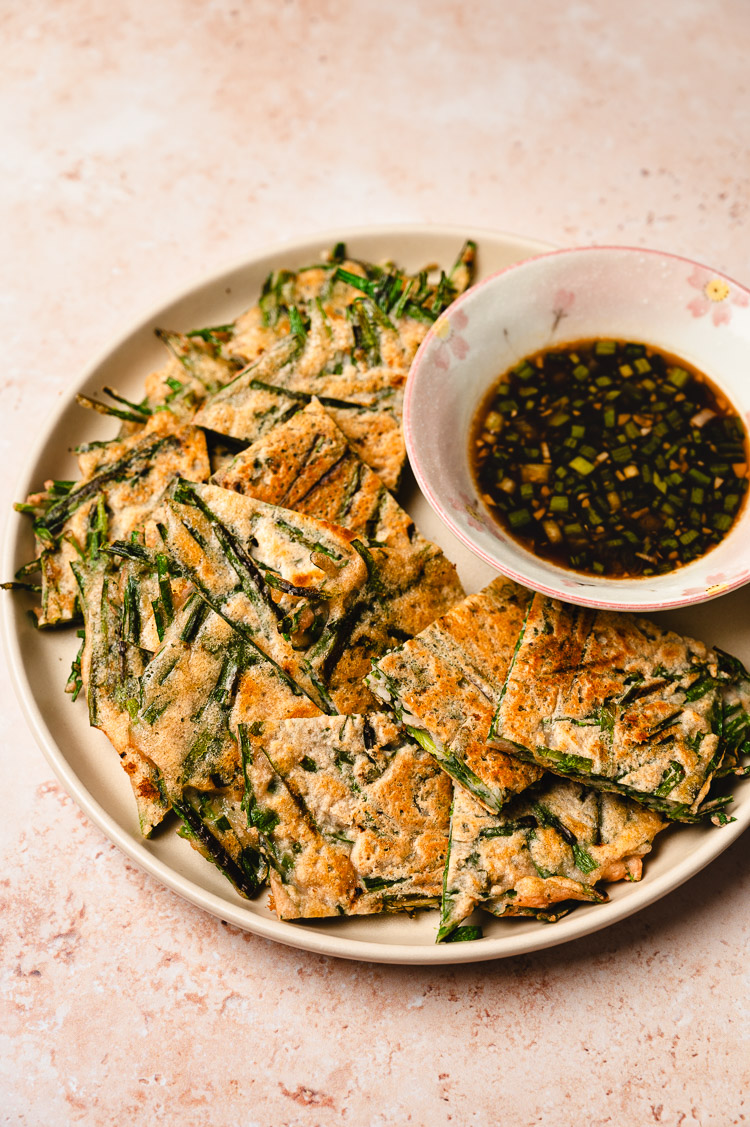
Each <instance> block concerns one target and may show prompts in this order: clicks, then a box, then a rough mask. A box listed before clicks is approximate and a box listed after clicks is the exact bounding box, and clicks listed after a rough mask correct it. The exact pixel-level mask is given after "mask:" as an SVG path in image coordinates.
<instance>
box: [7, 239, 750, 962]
mask: <svg viewBox="0 0 750 1127" xmlns="http://www.w3.org/2000/svg"><path fill="white" fill-rule="evenodd" d="M403 236H417V237H425V238H429V237H430V236H434V237H441V238H442V237H455V238H457V239H458V240H460V241H463V240H465V239H466V238H473V239H476V240H477V241H481V239H482V238H484V239H485V240H486V241H490V242H492V243H495V244H503V243H505V244H513V245H516V246H521V247H523V248H524V251H526V250H528V253H529V256H533V255H534V254H539V253H546V252H547V251H549V250H553V249H555V248H554V247H553V246H552V245H551V244H549V243H546V242H542V241H541V240H538V239H531V238H527V237H525V236H520V235H515V234H513V233H511V232H506V231H500V230H493V229H490V228H481V227H473V226H470V225H465V226H464V225H455V224H439V223H432V224H424V223H393V224H380V225H377V226H371V227H370V226H358V227H347V228H346V229H345V230H342V229H337V230H336V231H334V232H331V231H321V232H318V233H314V234H313V235H311V236H310V237H308V238H305V239H300V238H294V239H289V240H286V241H279V242H275V243H273V244H271V245H267V246H264V247H261V248H259V249H257V250H256V251H254V252H253V253H251V254H249V255H245V256H244V257H242V258H240V259H235V260H233V261H232V262H229V263H228V264H227V265H224V266H222V267H219V268H218V269H215V270H213V271H211V272H210V273H209V274H208V275H207V274H206V273H203V274H201V275H200V276H199V277H196V278H195V279H193V280H191V281H190V282H189V283H187V284H186V285H183V286H182V287H181V288H180V290H179V291H178V292H175V291H174V290H170V291H169V292H168V293H167V294H166V295H165V296H164V298H163V300H161V301H159V302H153V301H152V302H150V303H149V308H148V310H147V311H144V312H142V313H141V315H140V316H139V317H137V318H136V317H135V316H134V317H132V318H130V319H128V320H127V321H126V322H125V323H124V327H123V328H122V329H121V331H120V332H118V333H117V334H113V335H112V337H111V338H110V341H109V343H108V345H107V346H106V347H104V348H102V349H100V350H99V352H98V353H97V355H95V357H94V359H93V360H91V361H90V362H89V363H88V364H86V365H84V367H83V369H82V370H81V372H80V373H79V375H78V376H77V377H76V378H75V379H74V380H73V381H71V383H70V384H69V385H68V386H67V387H66V388H65V389H64V390H63V392H62V393H61V394H60V396H59V399H58V402H57V403H55V405H54V407H53V408H52V409H51V410H50V412H49V415H48V417H47V419H46V421H45V423H44V425H43V426H42V427H41V429H40V431H39V433H38V435H37V438H36V440H35V442H34V443H33V444H32V446H31V448H30V449H29V451H28V453H27V455H26V457H25V459H24V463H23V468H22V470H21V471H20V473H19V474H18V478H17V481H16V490H15V496H22V495H23V496H25V495H26V493H27V492H29V490H30V488H31V487H32V486H33V484H34V482H33V481H32V476H33V473H34V472H35V469H36V466H37V463H38V462H39V461H40V458H41V456H42V454H43V452H44V450H45V448H46V447H47V446H48V444H49V443H50V440H51V439H52V438H53V436H54V433H55V431H56V429H57V426H58V425H59V421H60V417H61V416H62V414H63V413H64V412H65V411H66V410H67V409H68V408H69V407H70V405H71V402H72V400H73V399H74V396H75V394H76V392H77V391H79V390H80V389H81V388H83V387H85V385H86V384H87V383H88V382H89V381H90V380H91V379H92V378H93V377H94V376H95V374H96V372H97V371H98V369H99V368H100V367H101V366H102V365H104V364H105V363H106V362H107V360H108V359H109V358H110V357H111V356H112V355H113V354H114V353H115V352H116V351H117V350H118V349H120V348H121V347H123V346H124V345H125V344H126V343H127V342H128V341H129V340H130V339H131V338H133V337H136V336H137V335H138V334H140V333H142V332H143V331H144V329H146V328H148V329H149V331H150V330H151V329H152V327H153V325H154V323H158V318H159V317H160V315H161V314H162V312H164V311H166V310H168V309H170V308H171V307H172V306H175V305H177V304H179V303H181V302H183V301H186V300H187V299H189V298H190V297H191V296H192V295H193V294H195V293H196V291H198V290H200V289H213V288H214V287H216V286H218V285H220V284H221V283H222V282H224V281H225V280H226V279H227V278H228V277H229V276H230V275H232V274H236V273H238V272H239V271H241V270H243V269H247V268H250V267H253V266H257V265H258V264H259V263H261V262H262V261H263V260H264V259H269V258H273V257H278V256H279V255H281V254H286V253H287V252H288V253H289V254H302V253H305V252H306V251H307V250H308V248H310V247H313V246H317V247H318V249H319V248H320V247H324V246H326V245H328V244H333V243H334V242H338V241H341V240H343V241H345V242H355V241H356V240H358V239H370V238H375V239H379V238H383V239H389V240H393V246H394V248H396V247H397V245H398V239H399V237H403ZM393 253H397V250H395V249H394V252H393ZM428 500H429V499H428ZM4 527H5V535H4V538H3V550H2V568H3V576H5V575H9V574H11V572H12V569H13V560H14V556H15V553H16V547H17V543H18V538H19V536H21V535H22V534H23V530H24V529H25V527H26V526H25V524H24V522H23V518H22V517H21V515H20V514H18V513H15V512H14V511H13V510H11V511H10V512H9V513H8V514H6V517H5V522H4ZM13 606H14V603H13V600H12V598H8V597H6V598H2V599H0V634H1V635H2V641H3V649H4V652H5V656H6V660H7V664H8V671H9V673H10V679H11V683H12V685H13V690H14V693H15V696H16V699H17V701H18V704H19V706H20V709H21V712H22V714H23V716H24V719H25V720H26V723H27V724H28V726H29V728H30V730H31V733H32V735H33V737H34V739H35V742H36V743H37V745H38V747H39V749H40V750H41V752H42V754H43V755H44V758H45V760H46V762H47V764H48V766H49V767H50V768H51V769H52V771H53V773H54V775H55V777H56V778H57V780H58V782H59V783H60V784H61V786H62V787H63V789H64V790H65V792H66V793H67V794H68V795H69V797H70V798H71V799H72V800H73V801H74V802H75V803H76V805H77V806H78V807H79V808H80V809H81V810H82V811H83V812H84V814H86V815H87V817H88V818H90V820H91V821H92V822H93V823H94V824H95V825H96V826H97V828H98V829H99V830H100V831H101V832H102V833H103V834H104V835H105V837H107V838H108V839H109V840H110V841H111V842H112V843H113V844H114V845H115V846H117V847H118V848H119V849H120V850H121V851H122V852H123V853H124V854H125V855H126V856H127V857H128V858H129V859H130V860H131V861H132V862H134V864H136V865H137V866H138V867H139V868H140V869H141V870H143V871H145V872H147V873H148V874H149V875H150V876H152V877H154V878H155V879H156V880H157V881H159V883H161V884H162V885H164V886H165V887H167V888H169V889H170V890H171V891H172V892H174V893H176V894H177V895H178V896H180V897H181V898H182V899H184V900H187V901H188V902H189V903H191V904H192V905H194V906H195V907H198V908H200V909H202V910H203V911H206V912H208V913H209V914H210V915H212V916H214V917H216V918H217V919H220V920H223V921H225V922H227V923H230V924H232V925H233V926H235V927H238V928H240V929H242V930H244V931H248V932H251V933H252V934H255V935H259V936H261V937H262V938H264V939H270V940H272V941H274V942H277V943H281V944H282V945H284V946H287V947H292V948H295V949H297V950H304V951H309V952H311V953H313V954H318V955H327V956H333V957H336V958H344V959H350V960H353V961H359V962H372V963H382V964H391V965H411V966H439V965H458V964H465V963H475V962H486V961H489V960H492V959H498V958H507V957H512V956H515V955H521V954H531V953H533V952H535V951H539V950H543V949H547V948H551V947H556V946H560V945H561V944H563V943H568V942H571V941H572V940H574V939H580V938H583V937H584V936H586V935H590V934H593V933H594V932H597V931H600V930H602V929H603V928H605V927H609V926H611V925H612V924H615V923H618V922H619V921H621V920H623V919H625V918H627V917H628V916H630V915H633V914H635V913H636V912H639V911H641V910H642V909H643V908H646V907H648V906H649V905H650V904H652V903H654V902H655V901H656V900H659V899H661V898H662V897H663V896H665V895H666V894H667V893H669V892H671V891H672V890H674V889H675V888H677V887H679V886H680V885H681V884H683V883H684V882H685V881H686V880H688V879H689V878H690V877H691V876H694V875H696V874H697V873H698V872H700V870H701V869H703V868H704V867H705V866H706V865H707V864H709V863H710V862H711V861H712V860H714V859H715V858H716V857H718V856H719V855H720V854H721V853H723V852H724V850H725V849H727V848H729V846H730V845H731V844H732V843H733V842H734V841H735V840H736V839H737V838H738V837H739V836H740V834H741V833H743V832H744V830H745V829H746V828H747V825H748V824H749V823H750V804H748V806H747V809H746V810H743V811H741V812H738V816H737V819H736V821H735V822H733V823H731V824H730V825H727V826H723V827H721V829H715V830H714V831H713V833H712V834H711V835H707V837H706V840H705V841H704V842H702V843H701V845H700V846H699V847H698V848H697V849H696V850H694V851H693V852H692V853H690V854H689V855H688V856H687V857H685V858H683V859H682V860H680V861H678V862H677V863H676V864H674V865H673V866H671V867H670V868H669V869H668V870H667V871H666V872H665V873H662V874H660V875H659V876H658V877H657V878H656V879H654V880H653V881H651V882H649V883H648V884H647V883H645V882H644V883H639V884H637V885H635V886H632V888H633V891H632V892H631V893H630V894H629V895H627V896H623V897H621V898H617V899H613V900H610V901H609V902H608V903H606V904H601V905H596V912H595V913H588V912H586V911H585V909H584V910H579V911H578V912H574V913H572V914H571V915H570V916H568V917H566V918H565V919H563V920H561V921H559V922H558V923H556V924H555V925H554V927H546V926H544V925H541V924H540V925H539V930H538V931H534V932H528V931H525V932H523V933H518V934H515V935H514V934H513V933H512V932H510V933H509V934H508V935H507V936H505V935H504V936H500V937H489V936H488V937H486V938H483V939H481V940H478V941H474V942H472V943H468V944H464V943H458V944H437V943H432V944H425V943H415V944H404V943H377V942H372V941H370V940H367V939H360V938H347V937H341V936H337V935H332V934H330V933H328V932H322V931H316V930H314V929H313V928H311V927H310V926H309V925H308V924H305V923H295V922H292V921H283V920H278V919H273V918H266V917H264V916H260V915H256V914H255V913H253V912H248V911H247V909H246V908H245V906H244V904H243V903H242V902H238V903H237V904H234V903H231V902H230V901H228V900H225V899H223V898H222V897H221V896H219V895H217V894H216V893H214V892H211V891H210V890H208V889H206V888H202V887H200V886H199V885H197V884H195V883H194V881H193V880H191V878H190V876H189V875H183V874H181V873H179V872H177V871H176V870H175V869H174V868H172V866H171V865H170V864H169V863H168V862H167V861H165V860H163V859H161V858H159V857H157V856H155V855H154V854H153V853H151V852H149V850H148V849H147V842H146V839H142V840H139V839H138V838H136V837H135V836H134V835H132V836H131V835H130V834H129V833H128V832H126V831H125V830H124V829H123V828H122V827H121V826H120V825H119V824H118V823H117V821H116V819H115V818H114V816H113V815H112V814H111V813H109V812H108V811H107V810H106V809H105V808H104V806H102V805H101V803H100V802H99V801H98V800H97V799H96V798H95V797H94V795H93V794H92V793H91V792H90V791H89V790H88V788H87V787H86V786H85V784H84V783H83V782H82V781H81V780H80V779H79V777H78V775H77V774H76V772H75V770H74V768H73V767H72V766H71V764H70V763H69V762H68V760H67V759H66V757H65V755H64V753H63V752H62V750H61V748H60V747H59V745H58V744H57V742H56V740H55V738H54V736H53V734H52V732H51V731H50V729H49V727H48V725H47V723H46V721H45V719H44V717H43V715H42V713H41V710H40V708H39V706H38V704H37V702H36V699H35V696H34V693H33V690H32V687H31V684H30V681H29V677H28V672H27V669H26V666H25V664H24V661H23V657H22V654H21V645H20V638H19V635H18V633H17V631H16V629H15V622H14V618H15V612H14V610H13ZM60 703H61V704H62V703H63V701H62V700H61V701H60ZM714 834H715V835H716V836H715V837H714ZM377 919H378V917H372V920H373V924H374V925H375V926H377Z"/></svg>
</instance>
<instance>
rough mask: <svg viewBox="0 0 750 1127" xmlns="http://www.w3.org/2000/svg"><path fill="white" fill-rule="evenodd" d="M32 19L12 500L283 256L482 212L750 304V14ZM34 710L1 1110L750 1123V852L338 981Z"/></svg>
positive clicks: (2, 916) (361, 10)
mask: <svg viewBox="0 0 750 1127" xmlns="http://www.w3.org/2000/svg"><path fill="white" fill-rule="evenodd" d="M0 28H1V29H2V41H3V43H4V45H5V50H4V52H3V69H2V80H1V82H0V114H2V125H3V130H2V133H3V149H2V165H3V173H4V174H3V176H2V179H1V180H0V199H1V200H2V228H1V229H2V233H3V253H2V256H1V257H0V268H1V269H2V272H3V286H2V298H1V299H0V325H1V326H2V339H3V342H4V364H3V370H2V374H1V375H0V381H1V382H2V389H3V411H2V415H1V416H0V454H1V455H2V463H3V466H4V473H3V474H2V475H1V476H0V501H1V502H2V506H3V508H4V509H5V508H7V506H8V505H9V504H10V502H11V501H12V500H13V499H15V494H14V488H13V477H14V472H15V468H16V467H17V466H18V465H19V461H20V460H22V459H23V456H24V453H25V450H26V448H27V446H28V443H29V441H30V438H31V437H32V436H33V434H34V432H35V430H36V429H37V428H38V427H39V425H40V424H41V422H42V421H43V420H44V418H45V417H46V416H47V414H48V412H49V410H50V405H51V404H52V403H53V402H54V401H55V400H56V398H57V397H59V396H60V395H62V394H63V393H64V391H65V389H66V387H67V386H68V385H69V384H70V382H71V381H72V380H73V379H74V377H75V376H76V374H77V373H78V371H79V370H80V368H81V367H82V366H83V365H84V364H85V363H87V362H88V361H89V360H90V359H91V358H92V356H93V355H94V354H96V353H97V352H98V351H99V350H101V349H102V348H103V347H104V346H105V345H106V344H107V342H108V341H110V340H111V339H112V337H113V335H114V334H116V333H118V332H119V331H120V330H121V329H122V328H124V327H126V326H127V325H128V324H129V323H131V322H133V321H135V320H136V319H137V318H138V317H139V316H140V314H141V313H142V312H144V311H145V310H147V309H148V308H149V306H151V305H152V304H154V303H156V302H157V301H160V300H161V299H163V298H165V297H167V296H169V294H170V293H171V292H172V291H174V290H176V289H180V288H182V286H183V285H184V284H185V282H186V281H189V280H190V279H198V278H199V277H200V276H201V274H202V273H203V272H204V271H209V270H210V271H213V270H214V269H217V268H219V267H220V266H222V265H223V264H224V263H226V262H230V261H234V260H237V259H239V258H241V257H243V256H245V255H249V254H251V253H253V252H254V251H255V250H256V249H258V248H259V247H262V246H265V245H267V244H269V243H273V242H277V241H281V240H286V239H293V238H298V237H299V238H301V237H306V236H308V235H309V234H311V233H314V232H315V231H316V230H318V229H330V228H333V227H336V225H342V226H343V225H359V224H375V223H386V222H388V223H390V222H399V221H403V222H405V221H416V222H425V221H427V222H451V223H472V224H475V225H486V226H494V227H499V228H502V229H506V230H511V231H516V232H519V233H521V234H525V235H529V236H532V237H537V238H541V239H547V240H550V241H552V242H557V243H560V244H567V245H573V244H576V243H585V242H589V241H594V242H599V243H603V242H621V243H623V242H624V243H630V244H634V245H643V246H656V247H660V248H663V249H666V250H670V251H673V252H676V253H679V254H685V255H688V256H691V257H694V258H697V259H699V260H703V261H707V262H710V263H712V264H714V265H716V266H717V267H719V268H721V269H723V270H725V271H726V272H727V273H728V274H730V275H733V276H735V277H736V278H737V279H738V280H740V281H743V282H745V283H746V284H747V283H748V282H750V257H749V255H750V251H749V249H748V248H750V237H749V236H750V215H749V214H748V206H749V205H750V155H749V154H748V149H747V136H748V126H749V125H750V120H749V119H750V99H749V96H748V81H749V80H748V77H747V75H748V69H747V59H748V49H749V48H750V6H748V4H747V3H746V2H745V0H723V2H722V0H715V2H714V3H712V4H711V5H706V4H705V3H701V2H697V0H681V2H679V3H678V2H677V0H669V2H667V0H665V2H664V3H662V4H661V5H658V6H656V5H654V4H653V3H651V2H650V0H631V2H630V3H628V4H627V5H615V4H601V3H595V2H594V0H579V2H577V3H572V2H571V3H561V2H560V0H557V2H553V0H537V2H536V3H535V4H533V5H532V4H528V5H522V4H516V5H512V6H511V5H506V4H500V3H494V2H492V0H485V2H482V3H463V4H459V3H448V2H445V0H431V2H430V3H426V2H423V0H413V2H412V3H409V4H404V3H400V4H397V3H392V2H390V0H389V2H381V3H369V2H367V0H359V2H350V3H349V4H347V5H341V4H334V3H331V2H327V0H309V2H296V3H295V2H292V3H280V2H272V0H264V2H256V0H252V2H248V3H245V4H240V3H235V4H234V5H233V4H232V3H229V2H221V0H219V2H215V3H202V2H200V3H199V2H198V0H194V2H189V0H165V2H164V3H162V4H146V3H145V2H144V0H130V2H123V3H119V4H117V5H108V6H105V5H96V4H93V3H91V2H85V0H68V2H67V3H65V4H61V3H53V2H52V0H28V2H27V3H26V4H24V5H10V4H5V5H3V6H2V11H0ZM63 703H64V702H63ZM0 707H1V710H2V711H1V715H2V718H3V723H2V731H1V732H0V747H1V750H2V754H1V755H0V786H2V793H3V794H4V796H5V800H4V803H3V819H2V822H1V823H0V850H1V851H2V875H1V876H0V904H1V908H0V920H1V921H2V925H1V926H0V944H1V948H0V949H1V950H2V956H1V963H0V1093H1V1094H2V1099H0V1122H3V1123H8V1124H30V1125H31V1124H34V1125H35V1124H45V1125H46V1124H55V1125H56V1124H69V1123H70V1124H79V1123H80V1124H95V1125H99V1124H110V1123H121V1122H130V1123H139V1124H140V1123H144V1124H145V1123H165V1124H172V1123H176V1122H179V1123H181V1124H185V1125H190V1127H192V1125H196V1127H201V1125H203V1124H212V1125H213V1124H223V1123H232V1124H242V1125H248V1127H250V1125H256V1124H257V1125H261V1127H264V1125H266V1124H280V1125H281V1124H289V1125H294V1127H297V1125H299V1127H312V1125H317V1124H321V1125H323V1127H327V1125H329V1124H331V1125H332V1124H339V1123H341V1124H355V1125H360V1124H362V1125H369V1124H373V1125H379V1127H380V1125H382V1127H386V1125H388V1127H390V1125H392V1124H393V1125H399V1124H402V1123H411V1124H415V1125H422V1124H424V1125H433V1124H434V1125H442V1124H449V1123H455V1124H473V1125H485V1124H488V1125H489V1124H495V1123H501V1122H502V1123H512V1124H519V1125H526V1124H529V1125H531V1124H547V1123H549V1124H555V1125H558V1124H561V1125H565V1124H569V1123H570V1124H572V1123H576V1124H578V1123H585V1124H587V1125H588V1124H590V1125H592V1127H593V1125H596V1127H599V1125H605V1124H607V1125H617V1127H619V1125H624V1127H630V1125H641V1124H647V1125H650V1124H653V1123H657V1124H668V1125H674V1127H679V1125H681V1124H694V1123H697V1124H701V1125H702V1124H716V1125H718V1127H724V1125H727V1124H741V1123H745V1122H747V1121H748V1120H749V1119H750V1106H749V1102H748V1101H749V1098H748V1094H747V1093H748V1091H750V1052H748V1043H749V1042H750V1001H749V1000H748V999H749V996H750V971H749V970H748V958H747V951H748V940H749V939H750V934H749V932H750V924H749V923H748V919H749V918H750V917H749V913H748V908H749V907H750V880H749V879H748V864H747V862H748V841H747V840H746V838H741V839H740V840H739V841H738V842H737V843H736V844H735V845H734V846H733V847H732V848H731V849H730V850H728V852H727V853H725V854H724V855H723V856H722V857H720V858H719V859H718V860H717V861H716V862H714V863H713V864H712V865H711V867H710V869H708V870H707V871H705V872H704V873H702V874H700V875H699V876H698V877H697V878H695V879H693V880H692V881H691V882H690V883H689V884H688V885H686V886H684V887H683V888H682V889H680V890H678V891H677V892H675V893H673V894H672V895H670V896H669V897H667V898H666V899H665V900H664V901H662V902H661V903H660V904H658V905H656V906H654V907H652V908H650V909H648V910H647V911H645V912H643V913H641V914H640V915H639V916H636V917H634V918H632V919H630V920H628V921H626V922H625V923H623V924H621V925H619V926H618V927H617V928H616V929H612V930H610V931H608V932H604V933H600V934H597V935H594V936H592V937H591V938H590V939H587V940H581V941H579V942H577V943H575V944H572V945H569V946H566V947H562V948H557V949H554V950H551V951H549V952H546V953H541V954H537V955H533V956H526V957H522V958H516V959H511V960H508V961H506V962H497V963H491V964H481V965H478V966H476V967H466V968H463V969H460V970H450V969H444V970H437V971H436V970H433V971H431V972H429V973H428V972H426V971H421V970H418V969H417V970H415V969H406V968H389V967H378V966H366V965H361V964H352V963H345V962H336V961H335V960H329V959H325V958H319V957H313V956H309V955H306V954H303V953H299V952H295V951H293V950H290V949H287V948H283V947H279V946H275V945H272V944H270V943H268V942H266V941H263V940H260V939H257V938H254V937H252V936H249V935H246V934H243V933H240V932H237V931H234V930H233V929H230V928H227V927H225V926H222V924H221V923H220V922H218V921H216V920H214V919H212V918H209V917H207V916H205V915H203V914H202V913H200V912H199V911H197V910H195V909H193V908H191V907H190V906H189V905H187V904H185V903H183V902H182V901H181V900H179V899H178V898H177V897H175V896H174V895H173V894H172V893H170V892H168V891H166V890H165V889H163V888H162V887H160V886H159V885H158V884H157V883H156V882H154V881H153V880H152V879H151V878H149V877H146V876H144V875H142V874H141V873H140V872H139V871H138V870H136V869H135V868H134V867H133V866H132V865H131V864H130V863H129V862H128V861H127V860H126V859H125V858H124V857H123V856H122V855H121V854H120V853H119V852H118V851H117V850H116V849H115V848H114V847H113V846H111V845H110V844H109V843H108V842H107V840H106V839H105V838H104V837H103V836H102V835H101V834H100V833H99V831H98V830H96V829H95V828H94V827H93V826H91V825H90V824H89V823H88V822H87V821H86V819H85V818H84V817H83V815H81V814H80V813H79V811H78V810H77V808H76V807H75V805H74V804H73V803H72V802H71V801H70V800H69V799H68V798H67V797H66V796H65V795H64V794H63V792H62V791H61V789H60V788H59V786H58V785H57V784H56V783H55V782H54V781H52V779H51V776H50V771H49V768H48V767H47V765H46V763H45V761H44V759H43V758H42V756H41V753H40V752H39V751H38V750H37V749H36V747H35V745H34V743H33V740H32V738H31V735H30V734H29V732H28V730H27V728H26V725H25V723H24V720H23V718H22V716H21V714H20V710H19V708H18V706H17V704H16V702H15V700H14V698H13V695H12V692H11V689H10V686H9V683H8V678H7V676H3V677H2V678H1V679H0Z"/></svg>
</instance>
